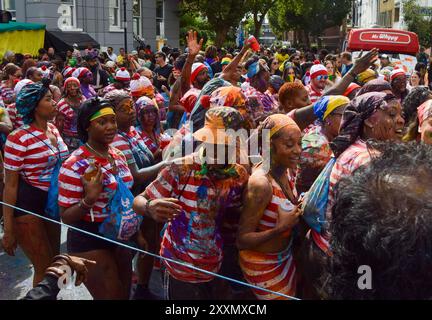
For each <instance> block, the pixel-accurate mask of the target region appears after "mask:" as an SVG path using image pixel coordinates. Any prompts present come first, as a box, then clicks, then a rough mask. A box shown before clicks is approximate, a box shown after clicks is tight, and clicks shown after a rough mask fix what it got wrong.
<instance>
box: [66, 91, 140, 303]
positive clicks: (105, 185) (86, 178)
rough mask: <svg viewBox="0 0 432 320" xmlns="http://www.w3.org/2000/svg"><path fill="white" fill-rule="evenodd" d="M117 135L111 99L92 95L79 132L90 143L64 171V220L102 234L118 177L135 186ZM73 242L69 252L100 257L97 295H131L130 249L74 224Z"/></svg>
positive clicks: (91, 283) (92, 283) (94, 278)
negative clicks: (95, 235)
mask: <svg viewBox="0 0 432 320" xmlns="http://www.w3.org/2000/svg"><path fill="white" fill-rule="evenodd" d="M116 134H117V123H116V116H115V113H114V110H113V109H112V106H111V104H110V103H109V102H108V101H106V100H100V99H99V98H92V99H90V100H87V101H86V102H84V103H83V105H82V106H81V108H80V112H79V114H78V135H79V137H80V139H81V141H82V142H83V143H85V145H83V146H81V147H79V148H78V149H77V150H75V151H74V152H73V153H72V155H71V156H70V157H69V159H68V160H67V161H66V162H65V163H64V164H63V166H62V168H61V170H60V176H59V200H58V203H59V206H60V214H61V217H62V219H63V221H64V222H65V223H67V224H71V225H73V226H75V227H77V228H79V229H82V230H86V231H88V232H91V233H94V234H97V235H99V236H102V234H101V233H100V232H99V227H100V226H101V224H102V222H104V220H105V219H106V218H107V217H108V216H110V214H111V212H110V206H109V204H110V199H111V198H112V197H113V196H114V194H115V193H116V190H117V187H118V183H117V179H116V176H118V178H120V179H121V180H122V181H123V183H124V184H125V185H126V186H127V187H128V188H131V187H132V185H133V177H132V174H131V172H130V170H129V168H128V165H127V162H126V159H125V157H124V155H123V154H122V153H121V152H120V151H119V150H117V149H115V148H113V147H111V146H110V144H111V143H112V142H113V140H114V138H115V136H116ZM67 247H68V253H70V254H72V255H74V256H78V257H81V258H84V257H87V258H88V259H90V260H94V261H96V262H97V265H96V266H95V267H94V268H93V271H92V272H91V273H90V274H89V276H88V281H87V282H86V283H85V285H86V286H87V288H88V289H89V291H90V293H91V294H92V296H93V298H94V299H128V297H129V292H130V281H131V276H132V269H131V267H132V255H131V253H130V251H129V250H127V249H123V248H122V247H119V246H117V245H114V244H112V243H110V242H107V241H104V240H101V239H98V238H95V237H91V236H89V235H86V234H83V233H80V232H77V231H75V230H71V229H69V230H68V239H67ZM101 276H103V277H101Z"/></svg>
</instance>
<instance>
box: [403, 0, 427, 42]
mask: <svg viewBox="0 0 432 320" xmlns="http://www.w3.org/2000/svg"><path fill="white" fill-rule="evenodd" d="M419 11H420V6H419V5H417V1H415V0H406V1H404V21H405V23H406V25H407V27H408V30H409V31H412V32H415V33H417V35H418V37H419V41H420V44H421V45H422V46H425V47H430V46H431V45H432V41H431V35H432V18H431V17H427V16H423V15H420V14H419Z"/></svg>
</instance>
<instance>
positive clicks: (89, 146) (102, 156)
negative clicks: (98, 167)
mask: <svg viewBox="0 0 432 320" xmlns="http://www.w3.org/2000/svg"><path fill="white" fill-rule="evenodd" d="M86 146H87V148H89V149H90V150H91V151H93V152H94V153H96V154H97V155H98V156H99V157H101V158H103V159H106V158H107V156H104V155H103V154H102V153H100V152H98V151H96V150H95V149H93V148H92V146H91V145H89V144H88V142H87V143H86ZM109 157H110V156H109V154H108V158H109Z"/></svg>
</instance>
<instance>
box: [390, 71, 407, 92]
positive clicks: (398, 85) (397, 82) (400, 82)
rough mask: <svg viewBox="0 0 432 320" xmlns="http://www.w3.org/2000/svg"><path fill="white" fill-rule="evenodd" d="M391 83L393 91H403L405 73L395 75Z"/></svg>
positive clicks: (405, 84)
mask: <svg viewBox="0 0 432 320" xmlns="http://www.w3.org/2000/svg"><path fill="white" fill-rule="evenodd" d="M391 85H392V88H393V90H394V91H395V92H400V93H402V92H405V91H406V89H407V77H406V76H405V75H400V76H397V77H396V78H394V80H393V81H392V83H391Z"/></svg>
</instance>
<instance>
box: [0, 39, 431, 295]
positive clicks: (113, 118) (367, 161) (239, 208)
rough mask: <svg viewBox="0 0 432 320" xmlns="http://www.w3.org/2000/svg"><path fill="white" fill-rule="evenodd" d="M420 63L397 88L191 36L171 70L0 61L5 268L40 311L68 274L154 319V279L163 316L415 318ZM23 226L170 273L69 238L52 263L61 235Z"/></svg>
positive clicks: (352, 68)
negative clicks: (176, 307) (230, 304)
mask: <svg viewBox="0 0 432 320" xmlns="http://www.w3.org/2000/svg"><path fill="white" fill-rule="evenodd" d="M252 48H253V49H252ZM418 60H419V63H418V64H417V65H416V67H415V70H414V71H413V72H412V74H407V72H406V70H404V69H403V68H400V67H397V66H395V64H394V63H393V61H392V57H391V56H389V55H386V54H381V53H379V52H378V51H377V50H372V51H370V52H368V53H365V54H363V55H361V56H360V57H359V58H358V59H353V57H352V54H351V53H350V52H342V53H335V52H329V51H327V50H324V49H323V50H319V51H318V50H316V49H315V48H312V49H300V50H298V49H295V48H288V47H285V46H282V47H272V48H264V47H262V48H260V49H258V50H257V49H256V46H253V42H252V41H247V42H246V43H245V45H244V46H243V47H242V48H238V49H223V48H217V47H215V46H212V45H209V46H207V47H206V48H203V46H202V40H200V39H198V37H197V34H196V33H194V32H189V34H188V37H187V46H186V48H185V50H184V51H182V50H180V49H178V48H169V47H168V46H165V47H163V48H162V49H161V51H158V52H153V51H152V50H151V47H150V46H147V47H140V48H137V50H134V51H132V52H130V53H129V52H125V50H124V49H120V51H119V53H118V54H117V53H115V52H114V50H113V48H111V47H108V49H107V51H106V52H101V51H99V50H97V49H94V48H92V47H91V46H89V47H88V48H87V49H86V50H83V51H81V50H79V49H78V46H74V47H73V48H71V49H70V50H68V51H67V52H56V51H55V49H54V48H47V49H40V50H39V56H37V57H32V56H31V55H29V54H25V53H13V52H7V53H6V54H5V56H4V61H3V63H2V64H1V66H0V72H1V76H2V79H3V80H2V82H1V86H0V135H1V139H0V141H1V144H0V147H1V150H2V153H1V155H2V157H1V164H2V168H1V173H2V174H3V176H2V179H1V181H2V182H3V184H2V189H3V197H2V199H3V201H4V202H5V203H7V204H9V205H11V206H13V207H11V206H3V228H4V237H3V240H2V243H3V248H4V250H5V251H6V253H8V254H9V255H11V256H13V255H14V254H15V251H16V248H17V246H20V247H21V249H22V250H23V251H24V253H25V255H26V256H27V257H28V259H29V260H30V261H31V263H32V265H33V267H34V286H35V289H34V290H36V291H35V292H36V293H35V292H33V295H30V296H33V297H39V298H47V297H51V298H52V297H53V296H55V295H56V294H57V293H58V288H57V289H53V286H55V285H56V282H55V281H54V282H53V280H52V279H56V278H58V277H59V276H61V274H62V273H61V271H60V270H59V269H58V266H59V265H61V264H66V263H69V265H71V266H74V267H75V269H76V271H77V272H78V273H79V274H80V275H83V274H84V275H85V276H83V277H82V278H80V279H81V282H84V284H85V285H86V287H87V288H88V290H89V292H90V293H91V295H92V296H93V298H95V299H129V298H130V297H132V298H134V299H157V298H158V297H156V296H155V294H154V293H152V292H151V290H150V289H149V281H150V278H151V275H152V272H153V271H154V270H156V269H158V270H161V274H162V276H163V278H164V279H163V281H162V282H163V283H164V287H163V289H164V293H165V294H166V297H165V298H166V299H172V300H192V299H204V300H209V299H261V300H274V299H286V298H287V296H292V297H298V298H301V299H356V298H360V299H415V298H419V299H428V298H430V297H431V292H430V288H431V286H428V284H429V282H431V281H432V280H431V278H430V276H429V274H430V273H429V269H430V267H431V266H432V260H431V258H430V249H431V247H432V242H431V240H430V231H431V230H430V226H431V225H432V224H431V223H430V222H431V220H432V215H431V209H430V208H429V206H430V201H429V199H430V197H429V196H430V195H431V192H432V188H431V184H430V181H431V179H430V178H431V175H432V168H431V166H430V165H429V163H430V157H431V156H432V149H431V148H430V147H429V146H428V145H429V144H432V94H431V91H430V89H429V84H432V80H431V79H430V78H431V77H432V72H428V70H429V69H430V67H429V68H428V64H429V61H428V60H429V57H428V56H427V55H426V53H425V52H424V50H423V49H422V51H421V53H420V55H419V57H418ZM431 65H432V63H431ZM169 129H176V130H175V133H173V131H171V130H169ZM240 129H245V130H248V132H250V133H251V136H250V138H251V139H252V137H253V136H254V135H255V134H256V135H257V136H258V139H259V141H260V142H262V141H263V140H264V139H265V135H264V132H269V136H267V138H268V143H269V146H270V152H269V154H267V155H265V154H264V151H263V150H262V149H260V150H257V152H255V153H253V154H252V153H251V152H249V153H248V151H247V150H246V151H245V150H243V149H242V148H240V147H239V146H238V144H237V141H236V139H235V138H233V137H232V136H231V135H230V134H228V133H227V132H228V130H231V131H232V130H234V131H238V130H240ZM221 130H222V136H220V135H217V134H214V133H216V132H218V133H220V132H221ZM224 132H225V133H224ZM188 143H191V144H192V145H193V146H194V148H193V150H192V151H190V152H188V151H187V150H188V148H187V145H188ZM215 146H218V147H219V148H215ZM221 146H222V149H223V150H225V149H226V150H228V149H229V148H234V149H235V150H236V152H234V154H231V153H224V154H223V155H221V154H219V152H220V149H221V148H220V147H221ZM210 149H211V150H214V149H216V153H215V154H214V155H213V157H214V158H215V159H216V158H218V157H220V156H222V157H225V158H224V159H225V160H226V161H225V162H223V164H221V163H219V162H218V163H215V162H212V161H209V159H211V156H210V152H209V150H210ZM242 153H246V156H247V159H249V160H248V161H247V162H246V163H245V162H244V161H243V162H241V161H239V158H240V155H241V154H242ZM266 156H267V157H269V158H268V159H265V157H266ZM226 157H228V158H229V159H228V158H226ZM256 157H258V158H260V157H261V160H262V161H253V160H252V159H253V158H256ZM173 158H176V159H177V160H176V161H173V160H172V159H173ZM265 160H268V161H269V168H267V169H266V168H265V166H264V163H265ZM14 207H16V208H14ZM17 208H20V209H24V210H27V212H25V211H22V210H19V209H17ZM29 211H30V212H32V213H36V214H38V215H40V216H46V217H50V218H52V219H56V220H58V221H60V220H61V221H63V222H64V223H66V224H69V225H72V226H74V227H76V228H78V229H81V230H85V231H87V232H88V233H93V234H96V235H99V236H101V237H106V238H110V239H113V240H116V241H119V242H123V243H126V244H130V245H133V246H135V247H137V248H140V249H142V250H146V251H149V252H152V253H155V254H159V255H160V256H161V257H163V258H166V259H170V260H166V259H162V260H158V259H154V258H153V257H151V256H149V255H146V254H141V253H140V254H138V255H137V259H135V260H133V258H134V256H135V252H132V251H131V250H129V249H127V248H125V247H122V246H120V245H116V244H113V243H112V242H107V241H104V240H102V239H101V238H96V237H92V236H91V235H89V234H84V233H80V232H78V231H77V230H74V229H69V230H68V234H67V251H68V254H69V255H70V256H69V255H62V256H58V254H59V253H60V227H59V225H57V224H54V223H50V222H46V221H44V220H43V219H41V217H38V216H35V215H33V214H30V213H28V212H29ZM53 259H54V262H53ZM173 260H174V261H181V262H184V263H186V264H188V265H191V266H193V267H195V269H190V268H188V267H187V266H186V265H180V264H176V263H174V262H173ZM132 261H134V263H133V262H132ZM362 265H367V266H370V268H371V269H372V270H373V289H370V290H362V289H361V288H359V286H358V285H357V284H358V277H359V273H358V268H359V267H360V266H362ZM85 266H88V270H87V267H85ZM199 269H201V270H205V271H206V272H200V271H199ZM215 274H219V275H221V276H225V277H229V278H232V279H236V280H240V281H243V282H245V283H249V284H250V285H253V286H255V287H260V288H264V289H266V290H259V289H257V288H254V289H251V288H249V287H247V286H241V285H238V284H236V283H233V282H230V281H226V280H223V279H221V278H220V277H217V276H215ZM50 286H51V289H47V288H50ZM132 287H134V290H133V291H132V290H131V288H132ZM131 293H132V295H131Z"/></svg>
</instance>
